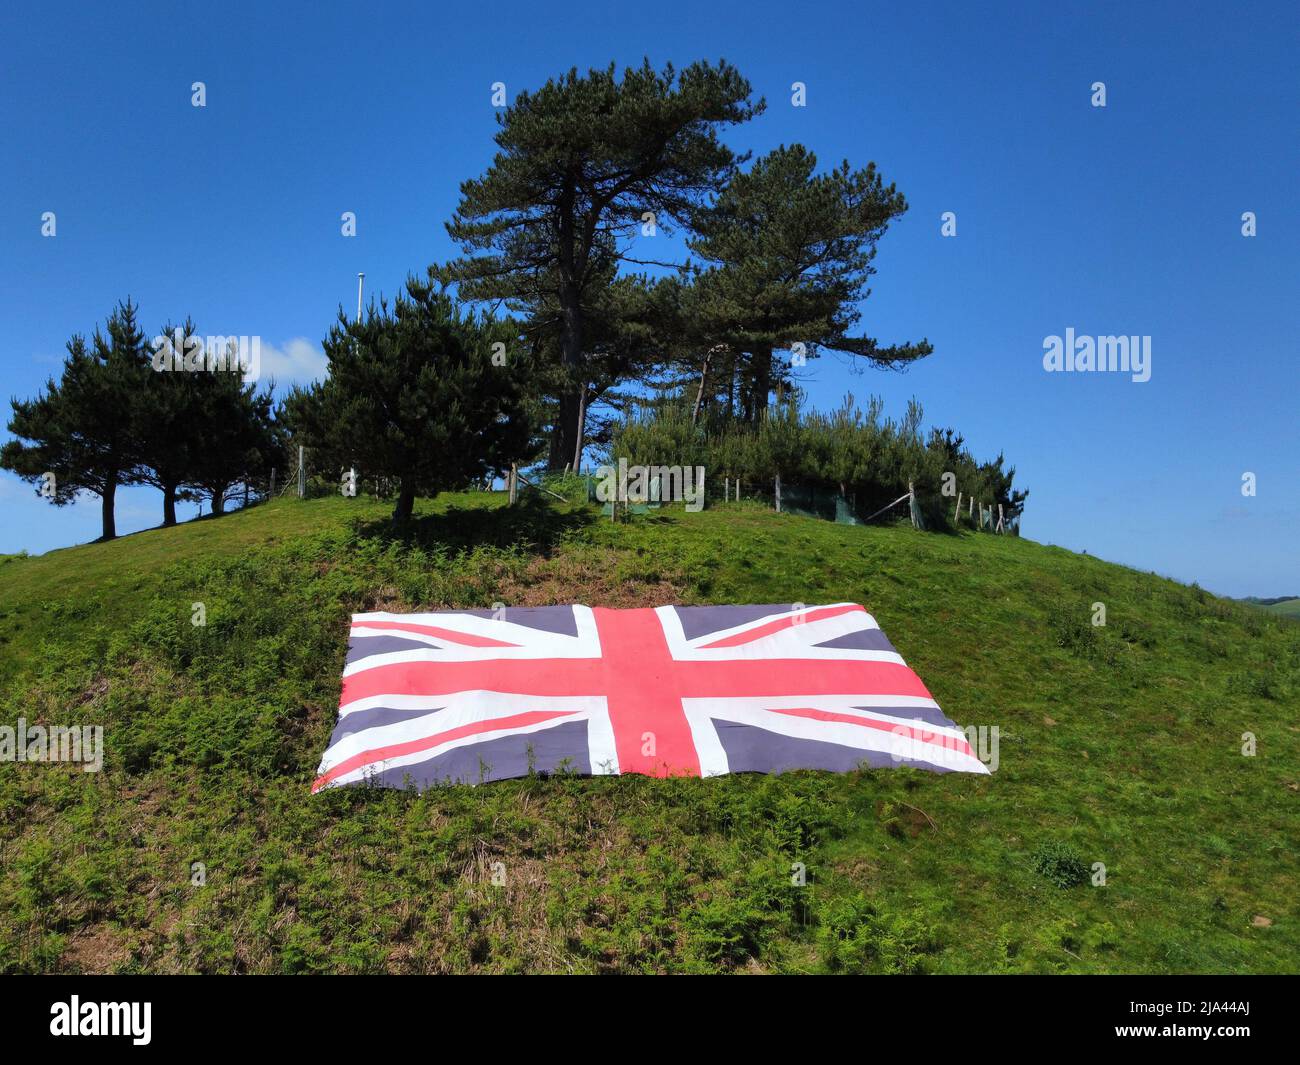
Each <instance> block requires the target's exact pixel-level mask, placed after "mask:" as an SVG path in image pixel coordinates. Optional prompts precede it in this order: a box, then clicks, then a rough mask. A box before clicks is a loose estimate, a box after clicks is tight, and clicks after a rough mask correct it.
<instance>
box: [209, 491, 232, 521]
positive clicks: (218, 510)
mask: <svg viewBox="0 0 1300 1065" xmlns="http://www.w3.org/2000/svg"><path fill="white" fill-rule="evenodd" d="M229 487H230V486H229V485H226V484H223V485H222V486H221V487H220V488H214V489H213V490H212V513H213V514H224V513H225V512H226V489H227V488H229Z"/></svg>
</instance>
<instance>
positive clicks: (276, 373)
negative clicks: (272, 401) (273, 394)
mask: <svg viewBox="0 0 1300 1065" xmlns="http://www.w3.org/2000/svg"><path fill="white" fill-rule="evenodd" d="M328 366H329V363H328V361H327V360H326V358H325V353H324V352H323V351H321V350H320V348H318V347H317V346H316V345H315V344H313V343H312V342H311V341H310V340H308V339H307V338H306V337H294V338H293V339H292V340H286V341H285V342H284V343H283V344H281V345H279V346H278V347H277V346H276V345H274V344H268V343H267V342H266V341H262V366H261V373H260V375H259V376H258V380H259V381H269V380H271V379H273V378H274V380H275V384H276V391H277V392H278V391H279V389H280V388H281V387H283V386H285V385H305V384H309V383H310V382H312V381H320V380H322V379H324V377H325V372H326V370H327V368H328Z"/></svg>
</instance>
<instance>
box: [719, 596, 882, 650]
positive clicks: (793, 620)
mask: <svg viewBox="0 0 1300 1065" xmlns="http://www.w3.org/2000/svg"><path fill="white" fill-rule="evenodd" d="M854 610H861V611H862V613H864V614H865V613H866V611H865V610H862V607H860V606H856V605H854V604H852V603H850V604H847V605H845V606H825V607H822V608H820V609H819V610H809V611H805V612H802V613H799V614H795V615H793V616H792V617H788V618H777V619H776V620H775V621H769V622H768V623H767V624H766V625H760V626H758V628H756V629H746V630H745V631H744V632H737V633H733V634H732V635H731V636H724V637H723V638H722V639H721V640H714V641H713V642H712V643H703V644H700V647H701V648H712V647H736V646H738V645H740V644H742V643H753V642H754V641H755V640H761V639H762V638H763V637H764V636H771V635H772V633H774V632H780V631H781V630H782V629H789V628H793V627H794V626H795V625H806V624H807V623H808V622H810V621H821V620H822V619H823V618H836V617H839V616H840V615H841V614H848V613H851V612H852V611H854Z"/></svg>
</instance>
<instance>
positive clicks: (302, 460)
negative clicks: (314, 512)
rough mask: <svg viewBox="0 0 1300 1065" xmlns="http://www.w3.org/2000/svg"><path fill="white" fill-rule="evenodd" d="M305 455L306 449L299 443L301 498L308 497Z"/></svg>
mask: <svg viewBox="0 0 1300 1065" xmlns="http://www.w3.org/2000/svg"><path fill="white" fill-rule="evenodd" d="M305 456H306V449H305V448H304V447H303V446H302V445H301V444H299V445H298V498H299V499H305V498H306V497H307V462H306V458H305Z"/></svg>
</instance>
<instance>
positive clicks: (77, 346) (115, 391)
mask: <svg viewBox="0 0 1300 1065" xmlns="http://www.w3.org/2000/svg"><path fill="white" fill-rule="evenodd" d="M179 328H180V331H181V334H182V335H183V336H184V337H187V338H188V337H192V336H195V335H196V332H195V327H194V323H193V322H191V321H189V320H186V322H185V324H184V325H183V326H181V327H179ZM176 331H177V328H176V327H174V326H172V325H171V324H168V325H166V326H165V327H164V328H163V330H162V335H163V336H174V335H175V334H176ZM153 359H154V347H153V345H152V344H151V343H150V342H149V341H148V340H147V339H146V337H145V335H144V333H143V331H142V330H141V329H140V326H139V321H138V311H137V308H136V306H135V305H134V304H133V303H132V302H131V301H130V300H129V299H128V300H127V301H126V302H125V303H122V304H119V305H118V306H117V308H116V309H115V310H114V311H113V312H112V314H111V315H109V317H108V320H107V322H105V324H104V326H103V328H100V329H96V330H95V333H94V335H93V336H92V337H91V338H90V339H89V340H87V339H86V337H85V336H84V335H82V334H77V335H75V336H73V337H72V339H71V340H69V341H68V345H67V356H66V358H65V359H64V363H63V369H62V372H61V375H60V376H59V378H58V379H54V378H51V379H50V380H49V381H48V382H47V383H46V386H45V388H44V390H43V391H42V392H41V393H40V394H39V395H37V396H36V398H35V399H30V400H19V399H15V400H13V401H12V408H13V411H12V416H11V418H10V420H9V431H10V432H11V433H13V434H14V436H15V437H16V438H17V439H14V440H10V441H8V442H7V443H6V444H5V445H4V446H3V448H0V467H3V468H5V469H8V470H12V471H13V472H15V473H17V474H18V475H19V476H20V477H22V478H24V479H25V480H28V481H31V482H32V483H34V484H36V485H37V490H38V491H39V492H40V493H41V494H42V495H44V496H46V498H48V499H49V500H50V502H52V503H54V504H56V505H63V504H67V503H70V502H72V500H73V499H75V498H76V497H77V496H78V495H79V494H81V493H83V492H89V493H92V494H94V495H97V496H99V498H100V501H101V510H102V529H103V532H102V538H103V539H106V540H109V539H112V538H113V537H114V536H116V535H117V528H116V522H115V520H114V501H115V497H116V494H117V489H118V488H119V487H121V486H123V485H132V484H149V485H153V486H154V487H155V488H157V489H159V491H161V492H162V496H163V524H164V525H174V524H175V523H176V503H177V501H178V500H189V501H195V500H201V499H204V498H206V499H209V500H210V501H211V506H212V510H213V511H214V512H215V513H221V511H222V509H223V508H224V506H225V503H226V499H227V496H228V493H229V492H230V490H231V489H232V488H234V487H236V486H238V485H246V484H248V483H249V482H250V481H253V480H255V479H261V478H264V477H266V476H267V475H268V474H269V471H270V469H271V467H272V466H273V465H274V464H275V462H276V461H277V458H278V456H279V455H280V453H281V451H282V448H283V436H282V434H283V430H282V429H281V428H280V427H279V426H278V425H277V423H276V421H275V419H274V416H273V411H272V399H271V393H270V389H269V388H268V389H266V390H259V389H258V388H257V386H256V385H254V384H249V383H245V381H244V380H243V378H242V377H241V376H240V375H239V374H238V373H232V372H229V371H224V372H207V371H201V372H197V373H185V372H172V373H159V372H156V371H155V370H154V369H153Z"/></svg>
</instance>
